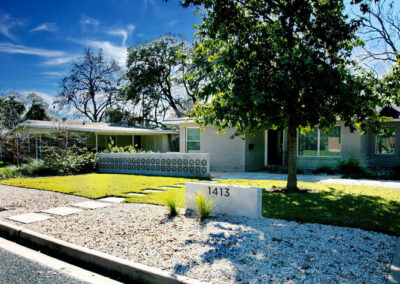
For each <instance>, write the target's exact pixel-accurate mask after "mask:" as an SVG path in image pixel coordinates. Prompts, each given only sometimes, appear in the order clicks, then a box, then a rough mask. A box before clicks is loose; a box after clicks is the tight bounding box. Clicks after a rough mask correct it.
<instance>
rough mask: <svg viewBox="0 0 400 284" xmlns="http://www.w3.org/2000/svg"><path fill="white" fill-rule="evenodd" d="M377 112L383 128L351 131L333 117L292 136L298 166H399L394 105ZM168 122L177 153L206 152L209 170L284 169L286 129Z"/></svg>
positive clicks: (399, 112) (399, 111)
mask: <svg viewBox="0 0 400 284" xmlns="http://www.w3.org/2000/svg"><path fill="white" fill-rule="evenodd" d="M380 114H381V115H382V116H387V117H391V118H392V119H391V121H390V122H387V123H384V124H383V126H384V127H385V131H382V132H380V133H373V132H372V131H368V132H367V134H365V135H361V134H360V133H359V132H357V131H355V132H351V131H350V129H349V128H348V127H345V126H344V122H341V121H338V122H337V123H336V125H335V126H334V127H333V129H332V131H331V132H329V133H325V132H324V131H322V130H320V129H317V128H316V129H314V130H313V131H311V132H309V133H308V134H306V135H301V134H300V133H299V135H298V141H297V142H298V151H297V157H298V168H299V169H302V170H313V169H316V168H318V167H320V166H325V165H326V166H330V167H335V166H336V165H337V164H338V163H339V162H340V161H341V160H345V159H348V158H350V157H354V158H357V159H358V160H359V161H360V163H361V165H362V166H364V167H385V168H386V167H395V166H400V118H399V115H400V109H399V108H397V107H386V108H383V109H382V110H381V111H380ZM168 123H171V124H177V125H179V137H180V147H179V148H180V152H182V153H191V152H197V153H210V159H211V160H210V165H211V170H212V171H253V170H259V169H263V168H267V169H271V170H274V169H285V168H287V144H288V143H287V132H286V130H285V129H281V130H267V131H260V132H259V133H257V135H255V136H250V135H248V136H246V137H245V139H242V138H241V137H236V138H233V139H230V137H231V136H232V135H233V134H234V133H235V129H233V128H231V129H227V130H226V133H225V134H216V132H217V128H216V127H214V126H207V127H206V128H205V130H204V131H200V127H199V126H198V125H197V124H195V123H194V122H193V121H190V120H187V119H180V120H174V121H169V122H168Z"/></svg>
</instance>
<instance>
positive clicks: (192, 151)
mask: <svg viewBox="0 0 400 284" xmlns="http://www.w3.org/2000/svg"><path fill="white" fill-rule="evenodd" d="M188 129H199V131H200V127H186V145H185V147H186V153H199V152H200V151H201V142H200V139H199V140H190V141H189V140H188V134H189V131H188ZM200 132H201V131H200ZM188 142H199V144H200V149H199V150H189V149H188V146H187V145H188Z"/></svg>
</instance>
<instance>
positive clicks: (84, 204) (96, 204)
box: [72, 201, 111, 209]
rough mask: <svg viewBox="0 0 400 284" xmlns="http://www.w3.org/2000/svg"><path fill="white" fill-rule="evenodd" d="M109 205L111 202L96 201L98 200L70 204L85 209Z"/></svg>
mask: <svg viewBox="0 0 400 284" xmlns="http://www.w3.org/2000/svg"><path fill="white" fill-rule="evenodd" d="M110 205H111V204H109V203H104V202H98V201H85V202H80V203H75V204H72V206H75V207H80V208H85V209H96V208H101V207H106V206H110Z"/></svg>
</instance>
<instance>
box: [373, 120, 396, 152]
mask: <svg viewBox="0 0 400 284" xmlns="http://www.w3.org/2000/svg"><path fill="white" fill-rule="evenodd" d="M389 128H393V136H392V137H393V138H394V144H393V153H378V134H379V133H375V155H376V156H394V155H395V154H396V128H395V127H391V126H389Z"/></svg>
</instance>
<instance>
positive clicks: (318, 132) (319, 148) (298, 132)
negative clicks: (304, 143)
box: [297, 125, 342, 159]
mask: <svg viewBox="0 0 400 284" xmlns="http://www.w3.org/2000/svg"><path fill="white" fill-rule="evenodd" d="M333 127H339V129H340V130H339V133H340V136H339V139H340V155H339V156H321V129H320V128H319V127H316V128H317V155H316V156H301V155H299V146H300V143H299V142H300V135H301V134H300V130H297V157H300V158H332V159H335V158H336V159H337V158H341V157H342V126H341V125H335V126H333Z"/></svg>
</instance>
